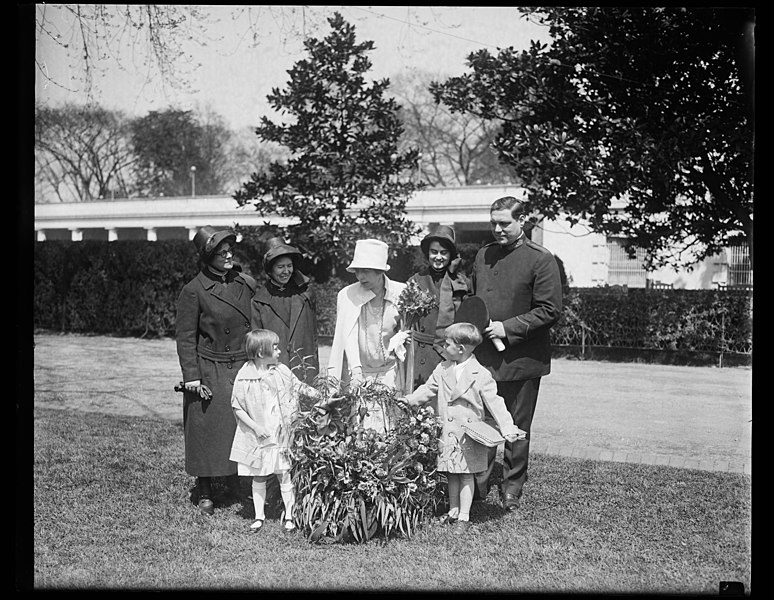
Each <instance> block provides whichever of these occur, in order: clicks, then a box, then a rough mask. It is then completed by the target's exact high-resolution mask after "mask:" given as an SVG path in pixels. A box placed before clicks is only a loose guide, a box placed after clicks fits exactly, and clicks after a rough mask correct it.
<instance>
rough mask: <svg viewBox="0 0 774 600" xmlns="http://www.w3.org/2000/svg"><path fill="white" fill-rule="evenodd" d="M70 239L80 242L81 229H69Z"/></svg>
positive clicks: (81, 237) (81, 238)
mask: <svg viewBox="0 0 774 600" xmlns="http://www.w3.org/2000/svg"><path fill="white" fill-rule="evenodd" d="M70 239H71V240H72V241H74V242H82V241H83V230H81V229H70Z"/></svg>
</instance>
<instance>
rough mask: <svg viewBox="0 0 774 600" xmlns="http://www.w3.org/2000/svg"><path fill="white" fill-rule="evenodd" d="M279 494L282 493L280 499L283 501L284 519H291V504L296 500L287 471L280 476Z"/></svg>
mask: <svg viewBox="0 0 774 600" xmlns="http://www.w3.org/2000/svg"><path fill="white" fill-rule="evenodd" d="M279 487H280V494H282V501H283V502H284V503H285V520H286V521H292V520H293V505H294V504H295V501H296V496H295V493H294V492H293V482H292V481H291V480H290V473H288V472H287V471H286V472H285V473H283V474H282V476H281V477H280V486H279Z"/></svg>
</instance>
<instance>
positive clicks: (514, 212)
mask: <svg viewBox="0 0 774 600" xmlns="http://www.w3.org/2000/svg"><path fill="white" fill-rule="evenodd" d="M525 205H526V203H525V202H524V201H523V200H519V199H518V198H516V197H515V196H503V197H502V198H498V199H497V200H495V201H494V202H492V206H490V207H489V212H490V213H492V212H494V211H496V210H510V211H511V216H512V217H513V218H514V219H516V218H518V217H520V216H521V215H524V214H526V206H525Z"/></svg>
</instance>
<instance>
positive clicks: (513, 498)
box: [503, 492, 521, 512]
mask: <svg viewBox="0 0 774 600" xmlns="http://www.w3.org/2000/svg"><path fill="white" fill-rule="evenodd" d="M520 504H521V499H520V498H519V497H518V496H517V495H516V494H509V493H507V492H506V493H505V494H504V495H503V508H504V509H505V510H507V511H508V512H513V511H515V510H518V508H519V505H520Z"/></svg>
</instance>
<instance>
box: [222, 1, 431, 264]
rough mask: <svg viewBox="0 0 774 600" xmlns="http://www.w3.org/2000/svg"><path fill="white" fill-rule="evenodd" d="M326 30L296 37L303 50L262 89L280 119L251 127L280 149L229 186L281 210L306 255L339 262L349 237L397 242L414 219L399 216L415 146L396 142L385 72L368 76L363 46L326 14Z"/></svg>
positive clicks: (344, 259) (398, 128) (288, 233)
mask: <svg viewBox="0 0 774 600" xmlns="http://www.w3.org/2000/svg"><path fill="white" fill-rule="evenodd" d="M328 21H329V23H330V26H331V33H330V34H329V35H328V37H326V38H324V39H315V38H309V39H307V40H306V41H305V42H304V47H305V49H306V51H307V53H308V57H307V58H305V59H303V60H300V61H298V62H297V63H296V64H295V65H294V66H293V68H292V69H290V70H289V71H288V73H289V75H290V79H289V81H288V84H287V87H286V89H284V90H279V89H276V88H275V89H273V90H272V93H271V94H270V95H269V96H268V97H267V100H268V101H269V103H270V105H271V107H272V108H273V109H274V110H276V111H278V112H279V113H281V114H282V115H283V117H284V120H283V121H282V122H278V123H275V122H272V121H270V120H269V119H268V118H267V117H263V118H262V119H261V122H260V125H259V126H258V127H257V128H256V134H257V135H258V136H259V138H261V139H262V140H264V141H267V142H276V143H277V144H279V145H281V146H284V147H286V148H287V154H288V158H287V160H283V161H276V162H272V163H271V164H270V165H268V169H267V170H266V171H264V172H257V173H253V174H252V175H251V176H250V180H249V181H247V182H246V183H244V184H243V185H242V187H241V188H240V189H239V190H238V191H237V192H236V193H235V194H234V198H235V199H236V201H237V202H238V203H239V205H240V206H243V205H246V204H253V205H254V206H255V208H256V210H257V211H258V212H259V213H260V214H261V215H266V216H267V217H268V216H275V215H276V216H279V217H285V218H288V219H289V220H290V222H291V224H290V225H287V226H285V227H280V228H279V233H281V234H282V235H284V236H285V237H286V238H288V240H290V241H292V243H293V244H294V245H296V246H298V247H299V248H300V249H302V250H303V251H304V252H305V254H306V256H307V258H310V259H311V260H312V261H313V262H314V263H323V265H331V266H333V267H334V268H335V267H336V266H337V265H338V266H342V265H345V264H347V263H348V261H349V260H351V257H352V252H353V250H354V245H355V241H356V240H358V239H361V238H366V237H376V238H380V239H382V240H384V241H385V242H387V243H388V244H389V245H390V246H391V248H398V247H403V246H406V245H407V244H408V242H409V239H410V237H411V236H412V235H414V234H416V233H417V231H416V230H417V228H416V227H415V226H414V225H413V224H412V223H411V222H410V221H409V220H408V219H407V218H406V214H405V208H406V202H407V201H408V199H409V197H410V196H411V194H412V193H413V192H414V191H415V190H417V189H419V188H421V185H422V184H419V183H414V182H412V181H411V178H410V175H411V171H412V170H413V169H415V168H416V164H417V158H418V151H417V150H415V149H409V150H406V151H404V152H401V151H400V150H399V140H400V137H401V134H402V133H403V127H402V125H401V122H400V119H399V118H398V110H399V107H398V105H397V104H396V103H395V101H394V99H392V98H385V90H386V89H387V87H388V86H389V80H387V79H383V80H379V81H373V82H369V81H367V80H366V75H367V73H368V71H369V70H370V68H371V61H370V60H369V59H368V57H367V53H368V52H369V51H370V50H372V49H373V42H371V41H366V42H363V43H356V40H355V30H354V28H353V27H352V26H351V25H349V24H348V23H346V22H345V21H344V19H343V18H342V17H341V15H340V14H338V13H335V14H334V16H333V17H331V18H330V19H329V20H328Z"/></svg>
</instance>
